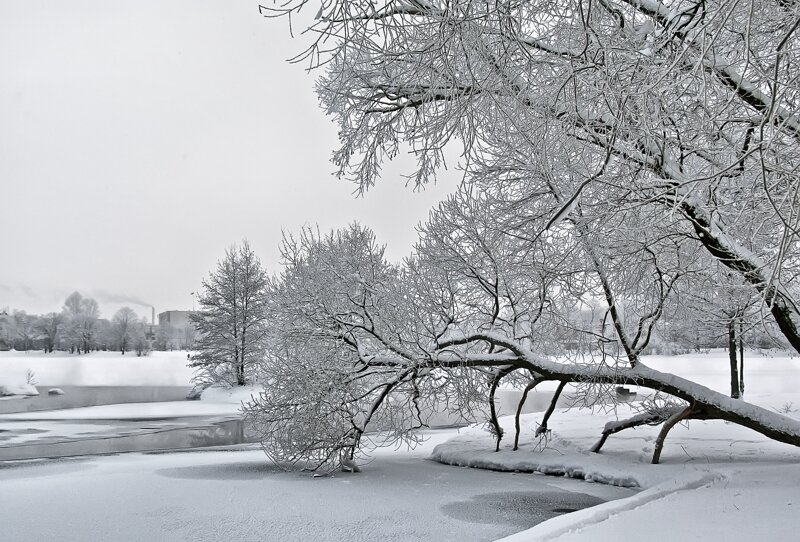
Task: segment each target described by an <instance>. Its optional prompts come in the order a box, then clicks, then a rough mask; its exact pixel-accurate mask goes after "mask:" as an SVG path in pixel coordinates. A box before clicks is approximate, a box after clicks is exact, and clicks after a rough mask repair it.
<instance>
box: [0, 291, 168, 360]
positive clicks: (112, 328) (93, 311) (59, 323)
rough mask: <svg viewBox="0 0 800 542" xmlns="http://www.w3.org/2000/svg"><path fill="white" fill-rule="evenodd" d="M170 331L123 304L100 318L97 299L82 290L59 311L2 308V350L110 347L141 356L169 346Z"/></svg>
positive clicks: (83, 350)
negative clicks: (159, 327)
mask: <svg viewBox="0 0 800 542" xmlns="http://www.w3.org/2000/svg"><path fill="white" fill-rule="evenodd" d="M170 331H171V330H169V329H158V328H154V326H152V325H150V324H148V323H147V320H146V318H144V317H139V316H138V315H137V314H136V312H135V311H134V310H133V309H131V308H130V307H122V308H121V309H119V310H118V311H117V312H116V313H114V316H113V317H112V318H111V319H110V320H109V319H107V318H101V317H100V309H99V305H98V304H97V301H96V300H95V299H93V298H91V297H84V296H83V295H81V294H80V293H79V292H73V293H72V294H70V295H69V296H68V297H67V299H66V300H65V301H64V305H63V307H62V308H61V311H60V312H50V313H47V314H28V313H26V312H25V311H23V310H9V309H2V310H0V350H10V349H14V350H22V351H25V350H44V351H45V352H47V353H50V352H53V351H55V350H62V351H68V352H70V353H75V354H81V353H84V354H85V353H89V352H91V351H95V350H111V351H118V352H121V353H122V354H125V353H126V352H129V351H132V352H135V353H136V355H138V356H141V355H146V354H147V353H148V352H149V351H150V350H151V349H153V348H155V349H158V350H165V349H167V348H169V347H170V346H171V344H172V342H171V340H170V339H171V334H170Z"/></svg>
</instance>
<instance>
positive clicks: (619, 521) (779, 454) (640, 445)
mask: <svg viewBox="0 0 800 542" xmlns="http://www.w3.org/2000/svg"><path fill="white" fill-rule="evenodd" d="M790 399H791V396H790V395H787V394H780V395H777V394H776V395H775V396H774V397H772V400H771V401H768V402H767V404H766V405H764V406H771V405H782V404H785V403H786V402H787V401H789V400H790ZM632 412H633V411H632V410H631V407H630V405H621V406H620V407H619V408H618V411H617V413H616V414H614V413H613V412H609V413H602V412H595V413H594V414H593V415H589V412H588V411H586V410H577V409H573V410H569V411H563V410H557V411H556V413H555V414H554V416H553V418H552V419H551V422H550V424H549V425H550V426H551V427H552V428H553V430H552V432H551V433H550V435H549V438H548V441H547V443H546V445H545V443H544V441H540V440H539V439H537V438H535V437H534V436H533V435H534V431H535V428H536V423H537V422H538V421H540V420H541V414H529V415H525V416H523V417H522V419H521V422H522V423H521V425H522V428H523V431H522V436H521V439H520V449H519V450H517V451H512V449H511V446H512V445H513V438H514V427H513V417H512V416H506V417H503V418H501V423H502V425H503V427H504V430H505V438H504V439H503V444H502V445H501V450H500V451H499V452H494V443H493V439H492V437H491V436H490V435H489V434H487V433H486V432H485V431H484V430H482V429H481V428H479V427H470V428H468V429H465V430H462V431H461V432H460V434H459V435H458V436H456V437H454V438H453V439H451V440H449V441H447V442H444V443H441V444H439V445H438V446H436V447H435V448H434V450H433V452H432V454H431V458H432V459H434V460H436V461H439V462H442V463H447V464H451V465H458V466H469V467H475V468H484V469H491V470H504V471H511V472H531V473H539V474H549V475H556V476H565V477H570V478H577V479H582V480H585V481H587V482H599V483H604V484H611V485H618V486H623V487H637V488H640V489H641V491H640V492H638V493H637V494H635V495H633V496H630V497H627V498H624V499H621V500H616V501H610V502H607V503H604V504H601V505H598V506H595V507H592V508H587V509H584V510H580V511H577V512H573V513H570V514H566V515H564V516H559V517H557V518H553V519H550V520H548V521H546V522H544V523H541V524H539V525H537V526H535V527H533V528H532V529H529V530H527V531H523V532H521V533H517V534H515V535H512V536H510V537H508V538H504V539H502V540H503V541H504V542H531V541H539V540H556V539H557V540H592V541H595V540H618V539H619V536H620V533H622V532H626V531H633V532H643V531H642V530H639V529H638V528H635V527H634V525H641V528H642V529H647V532H648V539H649V540H685V539H686V538H685V537H682V536H681V535H680V534H678V532H676V530H675V527H674V525H673V522H674V521H675V518H676V517H680V518H681V519H680V521H681V522H682V523H685V524H686V525H690V526H691V528H687V536H689V537H691V538H697V539H700V540H712V539H719V540H721V539H725V540H743V541H749V540H757V539H760V538H763V539H766V540H789V539H791V538H787V535H789V534H790V533H796V532H798V530H800V518H798V517H797V514H796V513H794V512H795V509H796V508H797V507H798V506H800V489H798V488H800V449H797V448H795V447H792V446H788V445H785V444H780V443H777V442H774V441H771V440H769V439H767V438H766V437H763V436H762V435H760V434H758V433H755V432H753V431H750V430H748V429H745V428H742V427H739V426H736V425H733V424H727V423H724V422H719V421H711V422H705V421H692V422H690V426H689V427H686V426H676V427H675V428H674V429H673V431H672V432H671V433H670V436H669V437H668V438H667V440H666V444H665V448H664V453H663V455H662V464H659V465H651V464H650V457H651V454H652V450H653V444H654V441H655V437H656V435H657V433H658V429H659V428H658V427H650V426H644V427H640V428H636V429H629V430H626V431H623V432H621V433H618V434H616V435H612V436H611V437H609V440H608V442H607V443H606V445H605V447H604V448H603V452H602V453H600V454H594V453H591V452H589V451H588V450H589V449H590V448H591V446H592V444H594V442H595V441H596V440H597V438H598V437H599V433H600V430H601V429H602V427H603V424H604V423H605V422H606V421H611V420H614V419H616V418H617V417H620V418H624V417H627V416H629V415H631V414H632ZM788 415H790V416H792V417H795V418H797V417H800V411H793V412H789V413H788ZM769 488H775V491H772V490H770V489H769ZM710 496H711V497H710ZM765 509H768V510H769V513H770V514H771V515H772V520H771V521H770V522H769V523H765V522H762V521H760V519H761V518H762V517H763V516H764V514H765ZM722 518H724V521H718V520H721V519H722ZM648 526H649V527H650V528H649V529H648ZM693 533H694V534H693ZM698 533H706V535H705V536H703V535H702V534H698Z"/></svg>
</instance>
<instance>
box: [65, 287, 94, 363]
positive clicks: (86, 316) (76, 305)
mask: <svg viewBox="0 0 800 542" xmlns="http://www.w3.org/2000/svg"><path fill="white" fill-rule="evenodd" d="M63 313H64V319H65V321H66V326H65V327H66V329H65V338H66V340H67V342H68V343H69V345H70V349H71V350H77V352H78V353H80V352H81V350H83V353H85V354H88V353H89V352H90V350H91V349H93V348H96V344H95V338H96V329H95V328H96V325H97V319H98V318H99V317H100V307H99V306H98V304H97V301H95V300H94V299H92V298H91V297H83V296H82V295H81V294H80V292H77V291H76V292H73V293H71V294H70V295H69V296H68V297H67V299H66V300H65V301H64V307H63Z"/></svg>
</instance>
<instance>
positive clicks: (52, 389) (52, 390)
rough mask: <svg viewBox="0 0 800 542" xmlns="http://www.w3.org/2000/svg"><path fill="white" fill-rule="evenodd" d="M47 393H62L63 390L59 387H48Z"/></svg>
mask: <svg viewBox="0 0 800 542" xmlns="http://www.w3.org/2000/svg"><path fill="white" fill-rule="evenodd" d="M47 395H64V390H62V389H61V388H50V389H49V390H47Z"/></svg>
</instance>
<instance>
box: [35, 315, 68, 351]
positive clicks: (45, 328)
mask: <svg viewBox="0 0 800 542" xmlns="http://www.w3.org/2000/svg"><path fill="white" fill-rule="evenodd" d="M63 322H64V318H63V315H62V314H59V313H57V312H51V313H48V314H46V315H44V316H42V317H40V318H39V319H38V320H36V323H35V324H34V327H35V329H36V331H37V332H38V336H39V338H40V339H42V341H43V342H44V351H45V353H48V354H49V353H52V352H53V350H54V349H55V348H56V347H57V346H58V341H59V338H60V333H61V332H62V329H61V326H62V324H63Z"/></svg>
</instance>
